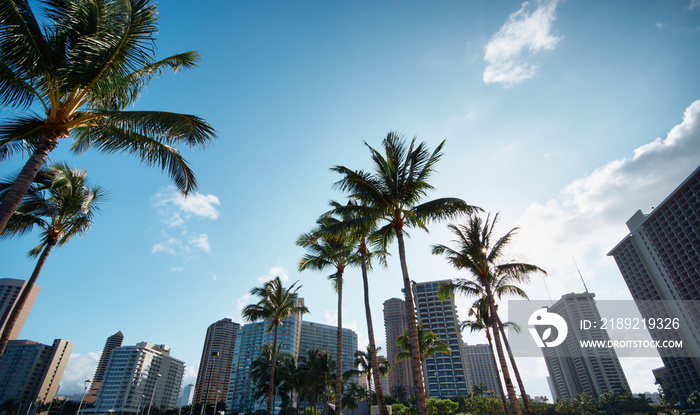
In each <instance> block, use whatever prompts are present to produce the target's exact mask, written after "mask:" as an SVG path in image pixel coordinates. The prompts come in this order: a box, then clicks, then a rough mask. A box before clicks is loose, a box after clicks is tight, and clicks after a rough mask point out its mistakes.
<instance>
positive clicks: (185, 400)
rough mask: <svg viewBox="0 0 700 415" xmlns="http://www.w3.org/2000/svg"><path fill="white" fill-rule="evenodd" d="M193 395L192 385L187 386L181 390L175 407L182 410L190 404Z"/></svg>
mask: <svg viewBox="0 0 700 415" xmlns="http://www.w3.org/2000/svg"><path fill="white" fill-rule="evenodd" d="M193 394H194V385H193V384H191V383H190V384H189V385H187V386H185V387H184V388H182V393H181V394H180V398H178V400H177V406H178V407H179V408H182V407H183V406H187V405H189V404H191V403H192V395H193Z"/></svg>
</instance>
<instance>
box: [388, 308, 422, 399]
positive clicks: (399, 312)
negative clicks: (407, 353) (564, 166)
mask: <svg viewBox="0 0 700 415" xmlns="http://www.w3.org/2000/svg"><path fill="white" fill-rule="evenodd" d="M384 330H385V334H386V355H387V360H388V361H389V364H390V365H391V371H389V390H387V391H385V394H387V395H389V394H391V393H393V391H394V390H395V388H396V387H402V388H403V390H404V392H405V393H406V394H407V395H408V396H413V395H415V392H414V390H413V372H412V371H411V364H410V363H411V361H410V359H404V360H402V361H400V362H397V361H396V356H397V355H398V354H399V353H400V352H401V351H402V350H401V348H400V347H399V346H398V345H397V344H396V338H397V337H399V336H401V335H402V334H404V332H405V331H406V330H408V323H407V322H406V304H405V303H404V301H403V300H401V299H399V298H390V299H388V300H386V301H384Z"/></svg>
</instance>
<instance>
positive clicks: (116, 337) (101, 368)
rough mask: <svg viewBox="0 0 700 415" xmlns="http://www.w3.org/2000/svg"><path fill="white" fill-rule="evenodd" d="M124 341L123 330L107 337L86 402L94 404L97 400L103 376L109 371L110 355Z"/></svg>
mask: <svg viewBox="0 0 700 415" xmlns="http://www.w3.org/2000/svg"><path fill="white" fill-rule="evenodd" d="M123 341H124V334H122V332H121V331H118V332H116V333H114V334H113V335H111V336H109V337H108V338H107V341H106V342H105V347H104V349H102V356H100V362H99V363H98V364H97V370H96V371H95V376H94V377H93V378H92V386H91V387H90V391H89V392H88V393H87V395H86V396H85V402H86V403H88V404H90V405H92V404H94V403H95V401H96V400H97V392H98V391H99V390H100V385H102V378H104V376H105V372H106V371H107V363H109V357H110V356H111V355H112V350H114V349H116V348H117V347H121V345H122V342H123Z"/></svg>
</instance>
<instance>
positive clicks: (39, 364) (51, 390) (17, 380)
mask: <svg viewBox="0 0 700 415" xmlns="http://www.w3.org/2000/svg"><path fill="white" fill-rule="evenodd" d="M72 350H73V343H72V342H69V341H67V340H62V339H56V340H54V342H53V345H51V346H48V345H45V344H41V343H38V342H33V341H30V340H10V341H9V342H8V343H7V348H6V349H5V353H4V354H3V355H2V359H0V402H4V401H5V400H7V399H16V400H17V401H18V402H19V404H20V405H22V408H23V409H26V410H27V412H30V411H29V409H31V408H30V406H29V405H30V404H31V405H37V403H39V404H42V403H49V402H51V400H53V398H54V397H55V396H56V392H57V391H58V386H59V383H60V382H61V377H62V376H63V371H64V370H65V369H66V365H67V364H68V359H69V358H70V353H71V351H72Z"/></svg>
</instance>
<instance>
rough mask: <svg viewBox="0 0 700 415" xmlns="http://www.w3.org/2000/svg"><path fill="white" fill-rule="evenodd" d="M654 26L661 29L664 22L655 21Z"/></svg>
mask: <svg viewBox="0 0 700 415" xmlns="http://www.w3.org/2000/svg"><path fill="white" fill-rule="evenodd" d="M656 28H657V29H663V28H664V24H663V23H661V22H656Z"/></svg>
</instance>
